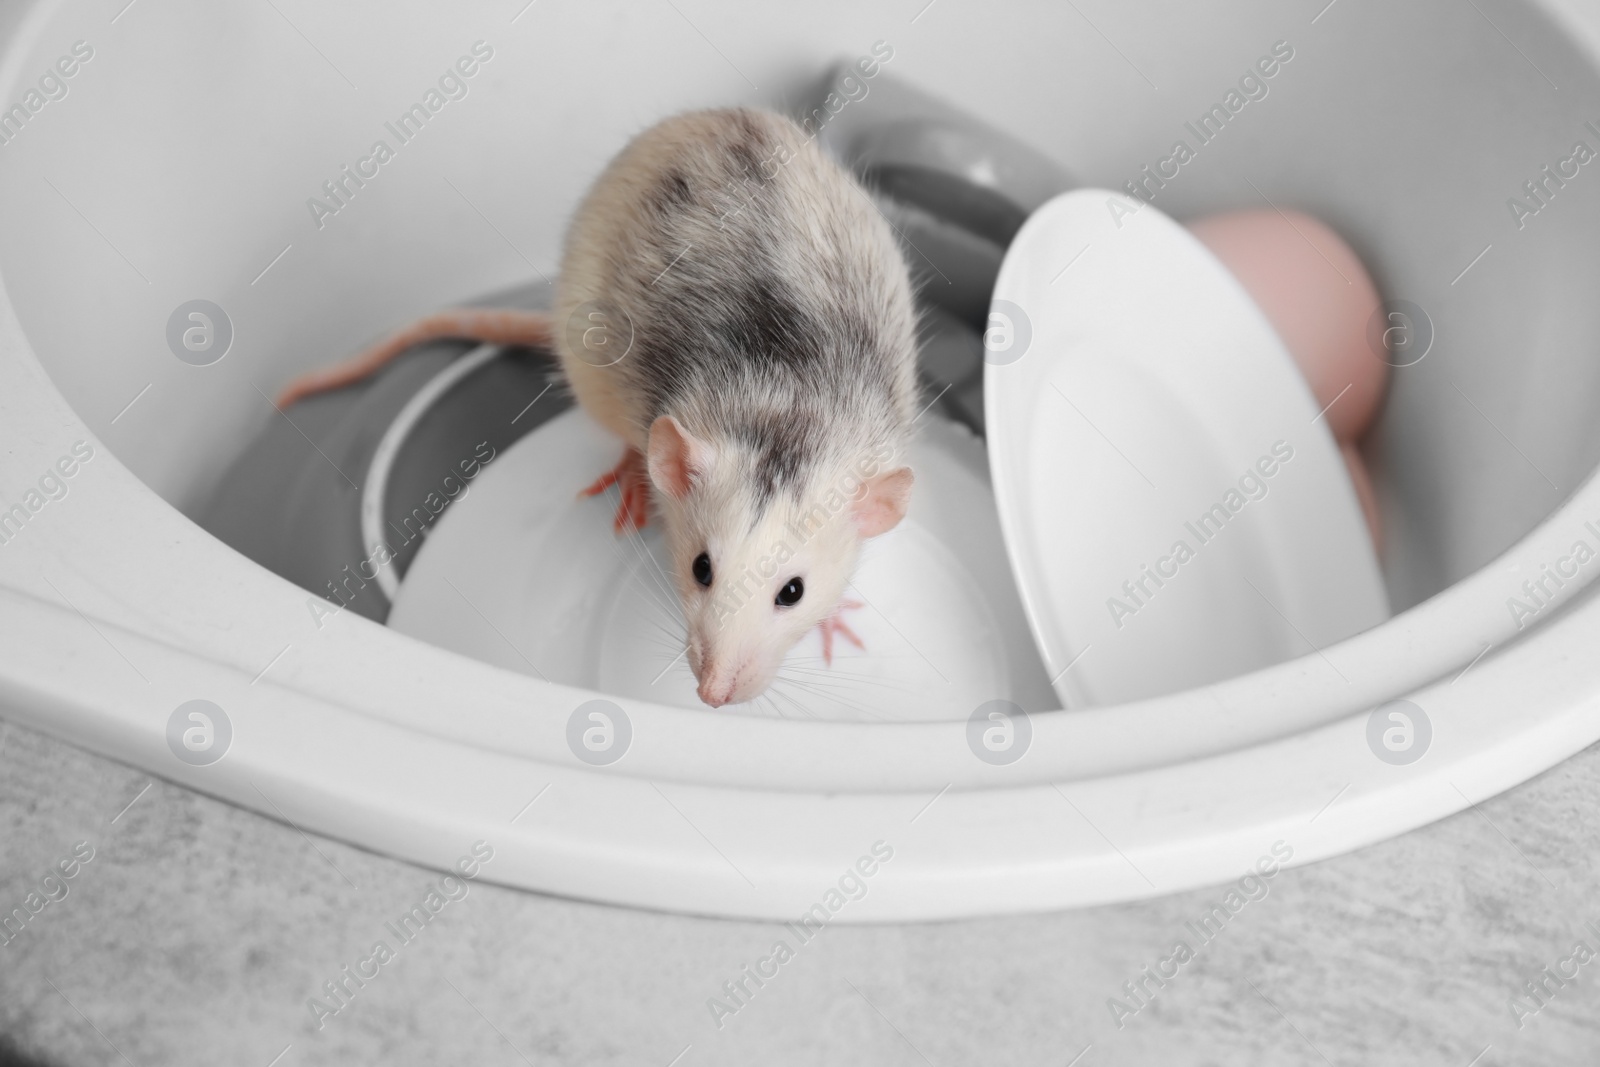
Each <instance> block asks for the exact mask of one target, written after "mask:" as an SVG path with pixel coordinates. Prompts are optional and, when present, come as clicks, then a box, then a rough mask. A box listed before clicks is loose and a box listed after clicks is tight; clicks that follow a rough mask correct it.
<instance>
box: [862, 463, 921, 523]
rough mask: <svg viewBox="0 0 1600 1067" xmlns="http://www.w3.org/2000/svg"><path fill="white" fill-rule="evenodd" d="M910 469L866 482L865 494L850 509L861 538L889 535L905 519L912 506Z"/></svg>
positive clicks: (899, 469)
mask: <svg viewBox="0 0 1600 1067" xmlns="http://www.w3.org/2000/svg"><path fill="white" fill-rule="evenodd" d="M912 481H913V478H912V476H911V468H910V467H899V468H897V469H895V470H892V471H887V472H885V473H883V474H880V475H878V476H877V477H876V478H870V479H868V480H867V483H866V485H865V486H864V487H863V488H865V490H866V492H864V493H862V494H861V496H860V497H859V498H858V499H857V500H856V501H855V502H854V504H852V505H851V509H850V510H851V514H852V515H853V516H854V518H855V520H856V530H857V531H858V532H859V533H860V534H861V536H862V538H868V537H877V536H878V535H879V534H882V533H888V532H889V531H890V530H892V529H894V528H895V527H896V526H897V525H899V523H900V520H901V519H903V518H905V517H906V508H907V507H908V506H909V505H910V503H911V483H912Z"/></svg>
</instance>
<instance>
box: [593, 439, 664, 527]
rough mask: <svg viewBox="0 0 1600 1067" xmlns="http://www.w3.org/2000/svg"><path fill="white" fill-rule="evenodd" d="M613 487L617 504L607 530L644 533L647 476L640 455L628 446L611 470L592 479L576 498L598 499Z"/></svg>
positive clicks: (648, 500) (647, 506) (648, 494)
mask: <svg viewBox="0 0 1600 1067" xmlns="http://www.w3.org/2000/svg"><path fill="white" fill-rule="evenodd" d="M613 485H614V486H616V487H617V492H618V493H619V494H620V498H619V499H618V501H617V518H616V521H615V522H613V523H612V524H611V528H612V529H613V530H615V531H616V532H617V533H622V532H623V531H624V530H626V529H627V528H628V527H629V526H632V527H633V528H634V529H635V530H642V529H644V527H645V524H646V523H648V522H649V521H650V475H649V472H648V471H647V470H646V469H645V462H644V454H643V453H642V452H640V451H639V450H638V449H637V448H634V447H632V446H631V445H630V446H629V447H628V450H627V451H626V452H624V453H623V454H622V459H621V460H619V461H618V463H617V465H616V466H615V467H613V468H611V470H609V471H607V472H606V473H605V474H602V475H601V476H600V477H599V478H597V479H595V482H594V484H593V485H591V486H589V488H587V489H585V490H584V491H583V492H581V493H579V494H578V495H579V496H584V497H590V496H599V495H600V494H601V493H603V492H605V491H606V490H607V489H610V488H611V487H612V486H613Z"/></svg>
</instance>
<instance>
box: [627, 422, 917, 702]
mask: <svg viewBox="0 0 1600 1067" xmlns="http://www.w3.org/2000/svg"><path fill="white" fill-rule="evenodd" d="M892 452H893V450H892V449H891V448H889V447H888V446H884V447H882V448H879V449H878V450H876V451H873V452H869V453H865V454H863V455H861V456H858V457H855V458H854V459H853V460H847V461H843V462H839V463H833V464H826V465H824V466H826V467H827V468H828V469H826V470H823V471H820V472H818V473H816V474H813V475H812V476H811V477H810V478H809V479H808V481H807V483H806V484H803V485H795V486H791V487H785V488H782V489H779V490H776V491H769V492H766V493H763V492H761V491H760V489H759V487H758V485H757V481H756V479H755V477H754V474H753V470H754V460H753V457H752V456H751V454H750V452H749V451H747V450H745V449H744V448H742V447H740V446H737V445H732V444H729V443H727V442H713V441H709V440H705V439H702V438H700V437H697V436H695V435H693V434H691V433H690V432H689V431H688V430H686V429H685V428H684V427H683V425H682V424H681V423H679V422H678V421H677V420H676V419H674V418H672V417H671V416H670V415H663V416H662V417H660V418H658V419H657V420H656V421H655V423H654V424H653V425H652V426H651V427H650V445H649V457H648V458H649V468H650V481H651V483H652V484H653V485H654V487H655V490H656V499H657V501H658V502H659V503H660V506H661V512H662V520H663V525H664V526H665V529H666V536H667V548H668V552H669V554H670V556H671V560H672V578H673V581H674V582H675V583H676V584H677V587H678V595H679V597H680V598H681V599H682V602H683V614H684V620H685V622H686V623H687V625H688V645H689V647H688V659H689V668H690V669H691V670H692V671H694V676H695V678H696V679H697V680H698V681H699V683H700V690H699V691H700V699H701V700H704V701H705V702H706V703H707V704H710V705H711V706H712V707H721V706H722V705H723V704H734V703H740V702H742V701H746V700H751V699H753V698H755V697H757V696H759V695H760V694H761V693H762V692H763V691H764V690H765V689H766V688H767V686H768V685H769V684H771V682H772V678H773V676H774V675H775V674H776V673H777V670H778V666H779V665H780V664H781V663H782V662H783V658H784V656H785V655H786V654H787V653H788V651H789V649H791V648H792V647H794V644H795V642H796V641H798V640H800V638H801V637H802V636H804V635H805V633H806V632H807V631H808V630H810V629H811V628H812V627H814V626H816V625H817V624H818V623H820V622H822V621H823V620H824V619H826V618H828V617H829V616H830V615H832V614H833V613H834V612H835V611H836V610H837V609H838V607H839V600H840V598H841V597H842V596H843V594H844V588H845V583H846V582H847V581H848V580H849V578H850V575H851V573H852V572H853V571H854V569H855V564H856V557H857V554H858V553H859V552H860V549H861V542H862V541H863V540H865V539H867V538H869V537H876V536H877V535H878V534H881V533H884V532H886V531H888V530H890V529H892V528H893V527H894V526H895V525H896V524H897V523H898V522H899V521H900V520H901V519H902V518H903V517H904V516H905V513H906V506H907V504H908V503H909V502H910V497H911V482H912V476H911V470H910V468H908V467H903V466H892V465H886V464H889V463H890V461H891V460H892V459H893V455H892Z"/></svg>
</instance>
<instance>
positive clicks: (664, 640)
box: [388, 410, 1057, 721]
mask: <svg viewBox="0 0 1600 1067" xmlns="http://www.w3.org/2000/svg"><path fill="white" fill-rule="evenodd" d="M621 448H622V446H621V443H620V442H618V441H617V440H616V438H614V437H612V436H610V435H609V434H607V433H606V432H605V431H604V430H602V429H601V428H600V427H599V426H597V425H596V424H595V423H594V422H592V421H591V420H590V419H589V418H588V417H587V416H586V415H584V414H583V413H582V412H581V411H578V410H573V411H569V412H567V413H565V414H563V415H561V416H559V417H557V418H555V419H552V420H551V421H550V422H549V423H547V424H546V425H544V426H541V427H540V428H539V429H537V430H535V431H534V432H533V433H531V434H529V435H528V436H527V437H525V438H523V439H522V440H521V441H519V442H517V444H516V445H514V446H513V447H511V448H510V449H508V450H507V451H506V452H505V453H504V454H502V455H501V456H499V457H498V458H497V459H495V461H494V462H493V463H491V464H490V465H489V466H488V468H487V469H486V470H485V471H484V472H483V473H482V474H480V475H479V476H478V478H477V479H476V480H475V481H474V482H473V485H472V488H471V490H470V491H469V492H468V493H467V494H466V495H465V496H464V497H461V498H459V499H458V500H457V501H456V502H455V503H454V504H453V505H451V507H450V509H449V510H448V511H447V512H446V513H445V514H444V515H443V516H441V517H440V520H439V522H438V523H437V524H436V525H435V526H434V527H433V530H432V532H431V533H429V535H428V538H427V540H426V541H425V542H424V543H423V546H422V548H421V549H420V550H419V551H418V553H417V556H416V559H415V560H414V561H413V562H412V564H411V567H410V569H409V570H408V571H407V573H406V576H405V580H404V581H403V582H402V583H401V584H400V589H399V593H398V595H397V596H396V599H395V603H394V609H393V611H392V612H391V613H390V615H389V620H388V621H389V625H390V626H392V627H394V628H395V629H397V630H401V631H403V632H405V633H408V634H411V635H413V636H415V637H418V638H421V639H422V640H425V641H430V642H432V643H434V644H437V645H442V646H444V647H445V648H449V649H453V650H455V651H457V652H460V653H463V654H464V655H468V656H472V657H474V658H477V659H481V660H486V661H488V662H490V663H494V664H498V665H499V666H502V667H506V668H509V669H511V670H515V671H521V672H523V673H525V674H533V675H537V676H541V677H544V678H546V679H548V680H550V681H553V682H561V683H565V684H568V685H574V686H583V687H586V688H591V689H598V690H600V691H601V692H604V693H609V694H613V695H620V696H627V697H633V698H637V699H642V700H651V701H656V702H659V703H664V704H672V705H677V706H680V707H686V708H699V709H705V705H704V704H702V703H701V702H700V700H699V698H698V697H697V696H696V695H695V683H694V677H693V675H692V674H691V673H690V671H689V668H688V666H687V665H686V664H685V663H684V660H683V654H682V653H683V624H682V617H681V615H680V613H679V609H678V603H677V596H676V594H675V592H674V589H673V586H672V584H671V583H670V582H669V581H668V580H667V578H666V575H665V571H664V570H663V568H664V566H665V565H666V555H665V552H664V549H663V541H662V538H661V536H660V533H661V531H660V529H659V526H658V525H657V522H658V521H659V520H657V521H656V522H652V524H651V525H650V526H648V527H647V528H646V529H645V531H644V533H643V535H642V536H641V535H639V534H630V535H628V536H623V537H618V536H615V535H613V533H612V530H611V520H612V515H613V514H614V512H615V508H616V496H615V493H614V491H613V492H610V493H607V494H606V495H604V496H602V497H599V498H596V499H592V500H580V499H578V496H577V494H578V491H579V490H580V489H581V488H582V487H583V486H585V485H587V484H588V483H589V482H591V481H593V480H594V479H595V477H597V476H598V475H599V474H600V473H601V472H602V471H605V470H608V469H610V468H611V466H612V465H613V464H615V463H616V461H617V458H618V456H619V455H620V454H621ZM912 466H913V469H915V471H916V474H917V485H916V489H915V491H914V492H913V494H912V506H911V510H910V513H909V515H908V516H907V518H906V520H905V521H904V522H903V523H901V525H900V526H899V527H898V528H897V529H895V530H893V531H891V532H890V533H888V534H886V535H884V536H883V537H881V538H878V539H877V540H875V541H872V542H870V543H869V544H868V545H867V546H866V550H865V551H864V552H863V554H862V560H861V565H860V568H859V569H858V571H857V574H856V577H855V580H854V582H853V589H854V592H853V593H852V594H851V595H853V596H854V598H855V599H856V600H860V601H863V602H865V605H866V606H865V607H863V608H861V609H859V610H857V611H853V612H850V613H848V614H847V615H846V621H847V622H848V624H849V625H850V627H851V628H852V629H853V630H854V631H855V632H856V633H857V634H859V635H860V636H861V638H862V640H863V641H864V643H865V644H866V649H865V650H864V651H863V650H858V649H856V648H855V647H854V646H852V645H850V644H849V643H848V642H845V641H843V640H836V641H835V643H834V662H833V666H832V667H828V666H826V665H824V663H823V661H822V643H821V637H820V636H819V635H818V634H817V633H816V632H815V631H813V632H812V633H811V634H808V635H807V636H806V637H805V638H803V639H802V640H801V641H800V643H799V644H798V645H797V646H796V647H795V649H794V650H793V651H792V652H791V653H790V654H789V657H788V659H787V661H786V662H785V666H784V668H783V670H782V671H781V672H780V674H779V680H778V681H777V682H776V683H775V684H774V686H773V687H772V689H771V690H769V695H768V696H765V697H762V698H758V699H757V700H755V701H752V702H750V703H749V704H746V705H739V706H737V708H736V709H734V710H737V711H744V712H750V713H756V714H766V715H779V716H788V717H794V718H818V719H844V720H864V721H874V720H930V719H962V718H966V717H968V716H969V715H971V714H972V712H973V711H974V710H975V709H976V708H977V707H978V706H979V705H981V704H984V703H986V702H988V701H990V700H996V699H1005V700H1011V701H1013V702H1015V703H1017V704H1019V705H1020V706H1021V707H1023V708H1024V709H1026V710H1028V711H1030V712H1031V711H1044V710H1048V709H1050V708H1053V707H1056V706H1057V703H1056V701H1055V697H1054V695H1053V693H1052V692H1051V689H1050V684H1049V680H1048V678H1047V677H1046V676H1045V674H1044V671H1043V667H1042V665H1041V664H1040V662H1039V657H1038V653H1037V651H1036V650H1035V649H1034V647H1033V642H1032V640H1031V638H1030V636H1029V633H1028V627H1027V622H1026V620H1025V619H1024V617H1023V614H1022V607H1021V604H1020V602H1019V601H1018V599H1017V596H1016V591H1015V589H1014V588H1013V586H1012V582H1011V576H1010V574H1009V572H1008V570H1007V568H1006V564H1005V561H1004V559H1003V558H1002V554H1001V551H1000V527H999V519H998V517H997V515H996V513H995V508H994V499H993V495H992V494H991V492H990V490H989V487H988V477H987V470H986V462H985V459H984V454H983V447H982V445H981V444H980V443H979V442H978V441H977V440H976V439H975V438H973V437H972V436H971V435H970V434H968V433H967V432H966V431H965V430H963V429H961V428H959V427H956V426H953V425H951V424H949V423H947V422H945V421H943V420H934V418H933V416H931V415H929V416H926V417H925V418H924V420H923V426H922V428H921V438H920V440H918V441H917V442H916V444H915V445H914V447H913V450H912Z"/></svg>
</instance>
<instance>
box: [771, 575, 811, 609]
mask: <svg viewBox="0 0 1600 1067" xmlns="http://www.w3.org/2000/svg"><path fill="white" fill-rule="evenodd" d="M805 595H806V583H805V582H802V581H801V580H800V579H799V578H790V579H789V584H787V585H785V586H784V587H783V588H782V589H780V590H778V599H777V600H776V601H774V603H776V604H777V605H778V606H779V607H780V608H792V607H794V606H795V605H796V604H798V603H800V598H801V597H803V596H805Z"/></svg>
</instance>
